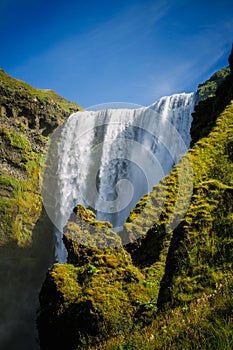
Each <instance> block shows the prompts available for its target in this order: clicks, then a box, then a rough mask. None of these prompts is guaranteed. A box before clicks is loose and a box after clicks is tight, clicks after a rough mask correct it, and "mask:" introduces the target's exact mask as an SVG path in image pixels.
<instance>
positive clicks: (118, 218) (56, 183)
mask: <svg viewBox="0 0 233 350" xmlns="http://www.w3.org/2000/svg"><path fill="white" fill-rule="evenodd" d="M194 104H195V93H189V94H187V93H182V94H175V95H172V96H165V97H162V98H161V99H160V100H159V101H157V102H156V103H154V104H152V105H151V106H149V107H140V108H135V109H127V108H126V109H124V108H118V109H111V108H109V109H105V110H99V111H84V112H77V113H74V114H72V115H71V116H70V117H69V118H68V120H67V121H66V122H65V123H64V124H63V125H62V127H61V128H60V129H59V130H58V131H57V132H56V133H55V135H54V136H53V137H52V140H51V148H50V152H49V156H48V164H49V166H47V169H48V170H46V172H45V176H44V184H45V185H44V189H43V193H42V194H43V198H44V205H45V208H46V210H47V212H48V214H49V216H50V218H51V220H52V221H53V223H54V224H55V226H56V228H57V231H56V252H55V255H56V257H57V259H58V260H59V261H60V262H63V261H65V251H64V247H63V245H62V238H61V237H62V234H61V232H62V230H63V227H64V225H65V224H66V222H67V220H68V219H69V216H70V214H71V212H72V210H73V208H74V206H75V205H76V204H78V203H80V204H83V205H85V206H87V207H88V208H91V209H92V210H93V211H94V212H95V213H96V217H97V219H99V220H103V221H110V222H111V223H112V224H113V227H114V229H115V230H116V231H118V230H120V229H121V227H122V225H123V224H124V222H125V220H126V219H127V217H128V215H129V213H130V210H132V208H133V207H134V206H135V205H136V203H137V202H138V200H139V199H140V198H141V197H142V196H143V195H144V194H145V193H147V192H149V191H151V189H152V187H153V186H154V185H155V184H157V183H158V182H159V181H160V180H161V178H163V177H164V176H165V175H167V174H168V173H169V172H170V171H171V169H172V167H173V166H174V164H176V163H177V162H178V161H179V159H180V157H181V156H182V155H183V154H184V153H185V152H186V151H187V149H188V147H189V145H190V127H191V122H192V116H191V113H192V112H193V109H194Z"/></svg>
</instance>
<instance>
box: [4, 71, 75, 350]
mask: <svg viewBox="0 0 233 350" xmlns="http://www.w3.org/2000/svg"><path fill="white" fill-rule="evenodd" d="M79 109H81V107H80V106H78V105H76V104H75V103H71V102H69V101H67V100H65V99H64V98H62V97H60V96H59V95H57V94H56V93H55V92H53V91H48V90H45V91H43V90H36V89H34V88H33V87H31V86H30V85H28V84H26V83H24V82H22V81H19V80H16V79H13V78H11V77H10V76H8V75H7V74H6V73H5V72H4V71H3V70H0V118H1V126H0V136H1V138H0V140H1V141H0V142H1V156H0V157H1V162H0V169H1V171H0V194H1V199H0V207H1V210H0V232H1V235H0V262H1V263H0V284H1V289H0V300H1V316H0V322H1V324H2V325H3V327H2V329H1V334H0V348H1V349H7V348H8V349H16V348H18V349H21V348H22V349H34V348H37V346H36V342H35V338H36V330H35V326H34V319H35V312H36V305H37V304H38V301H37V300H38V292H39V289H40V286H41V283H42V281H43V278H44V274H45V272H46V270H47V268H48V266H49V265H50V264H51V262H52V260H53V252H52V226H51V224H50V222H49V220H48V218H47V216H46V213H45V212H44V211H43V206H42V198H41V194H40V186H39V178H40V170H41V165H42V163H43V157H44V154H45V152H46V149H47V146H48V141H49V137H48V136H49V134H50V133H51V132H52V131H53V130H54V129H55V128H57V127H58V126H59V125H60V124H61V123H63V121H64V120H65V119H66V118H67V117H68V116H69V115H70V113H72V112H73V111H77V110H79ZM33 329H34V330H33Z"/></svg>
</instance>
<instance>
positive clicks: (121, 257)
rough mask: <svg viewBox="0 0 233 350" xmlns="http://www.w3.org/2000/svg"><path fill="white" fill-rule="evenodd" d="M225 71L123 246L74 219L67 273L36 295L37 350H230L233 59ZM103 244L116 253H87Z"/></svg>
mask: <svg viewBox="0 0 233 350" xmlns="http://www.w3.org/2000/svg"><path fill="white" fill-rule="evenodd" d="M229 63H230V68H231V73H230V74H228V75H226V76H225V77H224V79H222V80H221V81H220V82H219V84H217V86H216V87H217V89H216V87H215V91H214V94H213V91H212V90H211V91H210V95H209V97H208V95H206V96H205V98H204V99H203V101H201V102H200V103H199V104H198V105H197V106H196V108H195V112H194V115H193V125H192V130H191V133H192V138H193V142H192V144H193V147H192V148H191V149H190V150H189V152H188V153H187V154H186V155H185V156H184V157H183V158H182V159H181V161H180V163H179V164H178V165H177V166H176V167H175V168H174V170H173V171H172V172H171V173H170V174H169V175H168V176H167V177H166V178H165V179H163V180H162V181H161V182H160V184H159V185H158V186H155V187H154V189H153V191H152V192H151V193H149V194H148V195H146V196H145V197H144V198H142V199H141V201H140V202H139V203H138V204H137V206H136V208H135V209H134V210H133V211H132V212H131V215H130V217H129V218H128V220H127V222H126V224H125V226H124V229H123V231H121V232H120V233H119V235H120V238H121V241H120V240H119V237H118V236H117V235H116V234H115V233H114V232H113V231H111V228H110V227H109V225H104V228H103V227H101V228H99V227H98V226H102V225H103V224H99V225H98V223H96V221H95V219H94V216H93V213H91V212H89V211H87V210H85V208H82V207H79V208H76V210H75V213H74V214H73V215H71V218H70V221H69V223H68V224H67V226H66V228H65V232H64V243H65V245H66V247H67V250H68V254H69V255H68V261H67V264H63V265H60V264H55V265H53V266H52V267H51V268H50V269H49V271H48V273H47V277H46V280H45V282H44V284H43V287H42V290H41V292H40V305H41V307H40V312H39V315H38V320H37V322H38V329H39V335H40V342H41V349H43V350H45V349H51V345H50V344H53V347H54V348H57V349H63V348H64V347H65V348H66V349H70V350H75V349H92V350H94V349H106V350H107V349H108V350H110V349H151V350H152V349H164V348H167V349H229V350H230V349H231V344H232V340H233V330H232V306H233V305H232V299H231V294H232V289H233V278H232V260H233V256H232V252H233V240H232V228H233V212H232V207H233V178H232V173H233V163H232V162H233V68H232V65H233V52H232V53H231V55H230V57H229ZM215 76H218V74H217V73H216V75H215ZM207 85H208V84H207ZM190 191H191V196H190ZM155 218H158V219H157V220H156V219H155ZM91 227H93V228H91ZM82 235H84V236H85V239H86V240H87V237H88V239H89V243H90V244H89V246H87V245H86V244H82V243H80V242H82ZM103 235H104V236H105V237H108V240H109V242H111V244H112V248H109V247H104V246H103V247H102V248H101V249H100V248H95V247H93V248H91V247H92V246H93V243H92V242H93V240H94V241H98V242H101V239H102V238H103ZM80 237H81V238H80ZM86 240H85V242H86ZM129 241H130V242H131V243H127V244H126V245H124V242H129ZM78 242H79V243H78ZM111 244H110V246H111ZM98 246H99V245H98ZM114 247H115V248H114Z"/></svg>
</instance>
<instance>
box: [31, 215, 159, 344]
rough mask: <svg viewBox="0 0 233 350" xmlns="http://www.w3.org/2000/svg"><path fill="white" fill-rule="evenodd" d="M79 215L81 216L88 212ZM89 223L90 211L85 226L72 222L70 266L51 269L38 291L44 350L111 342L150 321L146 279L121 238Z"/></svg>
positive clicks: (67, 236) (69, 229)
mask: <svg viewBox="0 0 233 350" xmlns="http://www.w3.org/2000/svg"><path fill="white" fill-rule="evenodd" d="M79 210H81V213H82V214H83V211H84V209H83V208H79ZM89 214H90V215H89V219H91V220H93V215H92V214H91V212H90V213H89ZM89 219H87V212H86V211H85V221H83V220H80V217H79V218H77V220H76V218H75V217H74V216H72V217H71V219H70V221H69V223H68V224H67V226H66V228H65V232H64V243H65V245H66V248H67V251H68V263H67V264H63V265H61V264H55V265H54V266H53V267H52V268H51V269H50V270H49V272H48V274H47V277H46V280H45V282H44V284H43V287H42V290H41V292H40V305H41V308H40V313H39V317H38V320H37V323H38V330H39V335H40V344H41V349H43V350H44V349H50V346H51V345H50V344H53V347H54V348H59V349H60V348H65V349H67V350H69V349H70V350H71V349H78V348H82V345H83V346H84V343H86V344H88V343H90V344H91V343H92V342H94V343H96V336H97V335H98V338H101V337H105V338H108V337H109V336H113V335H114V334H115V335H116V334H118V333H120V332H126V331H128V330H129V329H130V328H131V327H133V326H134V325H135V324H136V323H138V322H149V319H150V318H151V317H152V314H153V310H152V309H153V306H154V305H153V303H152V298H151V296H150V294H149V292H148V290H147V288H146V287H145V277H144V276H143V274H142V273H141V272H140V271H139V270H138V269H137V268H136V267H134V266H133V264H132V261H131V258H130V255H129V254H128V253H127V252H126V251H125V250H124V249H123V247H122V246H121V243H120V239H119V236H118V235H117V234H116V233H115V232H112V231H111V230H110V229H109V228H106V227H104V226H105V224H104V223H100V225H98V226H92V227H91V226H90V224H89V222H88V221H89ZM101 226H102V227H101ZM107 226H108V224H107ZM83 239H84V240H85V242H84V243H82V242H83ZM104 245H106V247H104ZM100 246H101V248H100ZM52 315H53V316H52ZM146 319H147V320H146ZM84 340H85V341H84Z"/></svg>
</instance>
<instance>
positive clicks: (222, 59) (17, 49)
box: [0, 0, 233, 108]
mask: <svg viewBox="0 0 233 350" xmlns="http://www.w3.org/2000/svg"><path fill="white" fill-rule="evenodd" d="M0 33H1V55H0V66H1V68H3V69H4V70H5V71H6V72H7V73H8V74H9V75H11V76H13V77H16V78H18V79H21V80H24V81H26V82H28V83H29V84H31V85H33V86H34V87H36V88H42V89H53V90H55V91H57V92H58V93H59V94H61V95H62V96H64V97H65V98H67V99H69V100H71V101H74V102H77V103H79V104H81V105H82V106H83V107H85V108H87V107H90V106H92V105H95V104H100V103H108V102H128V103H135V104H139V105H149V104H151V103H153V102H155V101H156V100H157V99H158V98H159V97H161V96H164V95H170V94H173V93H179V92H191V91H194V90H196V89H197V85H198V83H201V82H203V81H204V80H206V79H207V78H209V76H210V75H211V74H212V73H214V72H215V71H216V70H217V69H220V68H222V67H225V66H226V65H227V64H228V61H227V58H228V56H229V53H230V51H231V45H232V43H233V1H232V0H229V1H228V0H222V1H209V0H208V1H207V0H206V1H205V0H202V1H199V0H196V1H189V0H186V1H183V0H181V1H174V0H153V1H152V0H134V1H131V0H128V1H127V0H125V1H122V0H117V1H110V0H108V1H105V0H99V1H90V0H86V1H84V0H83V1H80V0H77V1H72V0H67V1H60V0H56V1H54V0H51V1H50V0H47V1H46V0H34V1H31V0H21V1H18V0H1V3H0Z"/></svg>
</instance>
